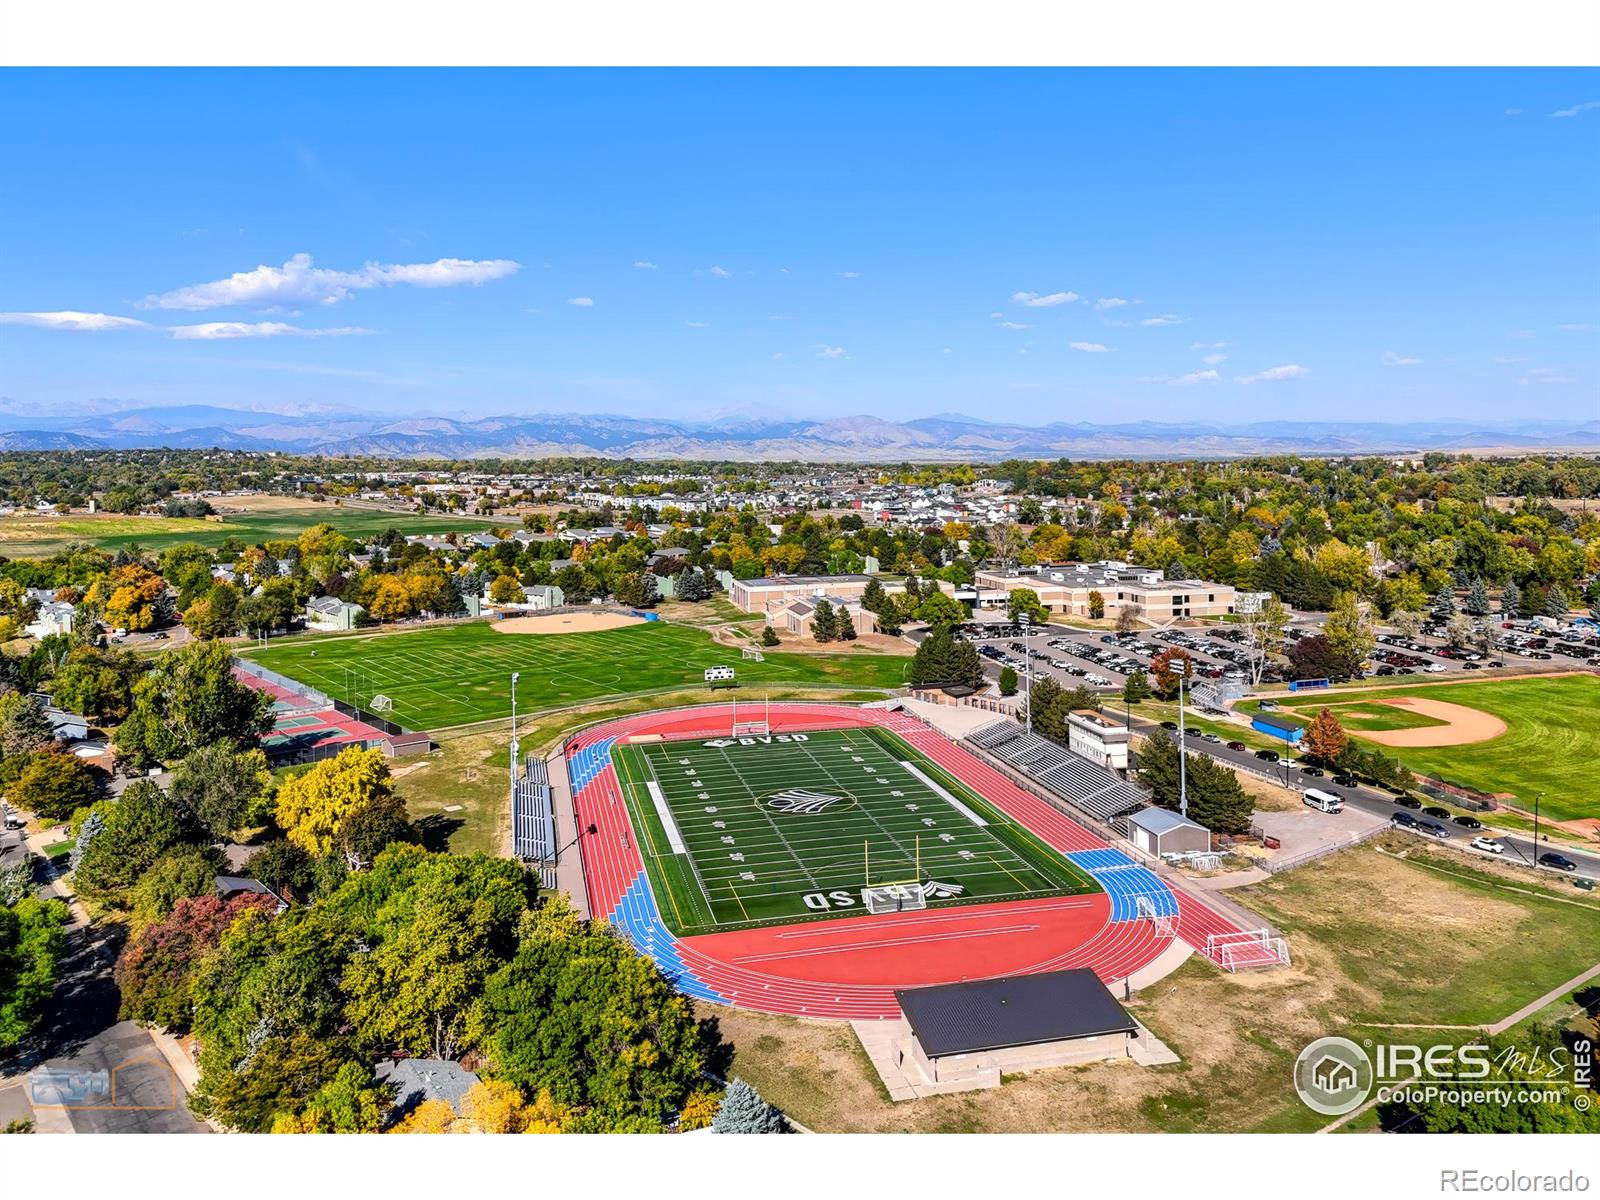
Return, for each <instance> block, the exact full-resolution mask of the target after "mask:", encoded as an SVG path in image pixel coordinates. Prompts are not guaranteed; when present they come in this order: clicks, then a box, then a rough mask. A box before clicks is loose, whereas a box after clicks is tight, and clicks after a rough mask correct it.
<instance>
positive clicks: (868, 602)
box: [861, 575, 889, 613]
mask: <svg viewBox="0 0 1600 1200" xmlns="http://www.w3.org/2000/svg"><path fill="white" fill-rule="evenodd" d="M887 603H889V593H887V592H885V591H884V590H883V584H882V583H880V582H879V581H878V577H877V576H876V575H874V576H873V577H872V578H871V579H869V580H867V586H866V589H865V590H864V591H863V592H862V593H861V607H862V608H864V609H866V610H867V611H868V612H869V613H881V612H882V611H883V606H884V605H885V604H887Z"/></svg>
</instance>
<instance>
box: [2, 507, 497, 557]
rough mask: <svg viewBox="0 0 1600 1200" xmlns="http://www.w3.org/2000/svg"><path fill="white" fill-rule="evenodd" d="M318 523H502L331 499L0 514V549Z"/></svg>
mask: <svg viewBox="0 0 1600 1200" xmlns="http://www.w3.org/2000/svg"><path fill="white" fill-rule="evenodd" d="M323 523H326V524H329V525H332V526H333V527H334V528H335V529H337V530H339V531H340V532H341V533H344V534H347V535H348V536H350V537H366V536H369V535H372V534H379V533H382V532H383V531H384V530H386V529H398V530H399V531H400V532H401V533H449V532H450V531H452V530H456V531H459V532H466V533H477V532H481V531H482V530H484V529H487V528H489V527H490V526H491V525H495V524H497V523H499V524H504V522H496V521H494V520H490V519H488V518H483V517H467V516H449V517H434V516H418V515H416V514H414V513H390V512H377V511H374V510H372V509H360V508H345V507H343V506H342V505H333V504H299V505H274V506H272V507H271V508H266V509H263V511H261V512H244V513H229V514H227V515H226V516H225V517H224V518H223V519H222V520H221V521H207V520H202V519H198V518H191V517H133V516H121V515H117V514H103V515H100V514H97V515H94V516H90V515H88V514H74V515H73V516H70V517H39V516H33V515H28V516H16V517H5V518H0V553H4V554H5V555H6V556H7V557H9V558H43V557H45V556H46V555H50V554H54V553H55V552H56V551H58V550H60V549H62V548H63V547H65V546H68V545H70V544H72V543H74V542H91V543H93V544H94V545H96V546H99V547H100V548H101V549H104V550H121V549H124V548H125V547H128V546H132V545H135V544H137V545H139V546H141V547H143V548H144V549H146V550H151V551H159V550H165V549H167V548H169V547H171V546H178V545H182V544H184V543H186V542H197V543H199V544H200V545H203V546H215V545H218V544H219V543H221V542H223V541H226V540H227V539H228V538H230V537H237V538H239V539H240V540H241V541H244V542H245V543H247V544H251V545H253V544H255V543H257V542H269V541H274V540H277V539H280V538H294V537H298V536H299V535H300V533H301V532H302V531H303V530H305V529H308V528H310V527H311V526H312V525H318V524H323Z"/></svg>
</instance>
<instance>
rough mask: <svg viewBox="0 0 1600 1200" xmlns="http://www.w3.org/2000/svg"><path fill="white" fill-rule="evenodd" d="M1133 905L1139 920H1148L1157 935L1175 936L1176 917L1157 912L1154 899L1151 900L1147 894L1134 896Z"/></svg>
mask: <svg viewBox="0 0 1600 1200" xmlns="http://www.w3.org/2000/svg"><path fill="white" fill-rule="evenodd" d="M1133 907H1134V909H1135V911H1137V912H1138V914H1139V919H1140V920H1141V921H1148V922H1150V926H1151V928H1153V929H1154V930H1155V933H1156V936H1157V937H1159V938H1170V937H1176V936H1177V934H1178V921H1177V918H1176V917H1174V916H1172V915H1171V914H1170V913H1161V912H1158V911H1157V910H1156V905H1155V901H1153V900H1151V899H1150V897H1149V896H1135V897H1134V898H1133Z"/></svg>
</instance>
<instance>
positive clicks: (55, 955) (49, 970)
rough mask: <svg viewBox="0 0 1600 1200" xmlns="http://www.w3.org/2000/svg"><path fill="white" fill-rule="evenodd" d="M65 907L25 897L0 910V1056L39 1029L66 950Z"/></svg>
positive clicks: (36, 898) (52, 901)
mask: <svg viewBox="0 0 1600 1200" xmlns="http://www.w3.org/2000/svg"><path fill="white" fill-rule="evenodd" d="M66 924H67V906H66V905H65V904H63V903H61V901H59V900H41V899H39V898H38V897H36V896H26V897H24V898H22V899H21V900H18V901H17V902H16V903H15V904H8V905H3V906H0V1053H5V1052H7V1051H9V1050H11V1049H13V1048H14V1047H15V1046H16V1045H17V1043H18V1042H20V1041H21V1040H22V1039H23V1038H24V1037H26V1036H27V1035H28V1034H29V1033H31V1032H32V1031H33V1030H34V1029H35V1028H36V1027H37V1026H38V1023H39V1017H40V1010H41V1008H42V1007H43V1005H44V1002H45V1001H46V1000H47V999H49V997H50V994H51V992H52V991H54V990H55V985H56V979H57V977H58V975H59V971H60V964H61V955H62V951H63V950H64V948H65V946H66Z"/></svg>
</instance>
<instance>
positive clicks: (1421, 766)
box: [1276, 674, 1600, 820]
mask: <svg viewBox="0 0 1600 1200" xmlns="http://www.w3.org/2000/svg"><path fill="white" fill-rule="evenodd" d="M1410 697H1414V698H1417V699H1424V700H1440V701H1445V702H1446V703H1450V704H1460V705H1465V706H1466V707H1468V708H1475V709H1479V710H1481V711H1483V712H1485V713H1489V714H1490V715H1492V716H1494V717H1498V718H1499V719H1500V720H1501V721H1504V722H1505V724H1506V727H1507V728H1506V732H1505V733H1503V734H1501V735H1500V736H1499V737H1496V738H1492V739H1490V740H1488V741H1482V742H1474V743H1471V744H1468V745H1458V746H1396V745H1385V746H1383V747H1382V749H1383V751H1384V753H1385V754H1389V755H1392V756H1394V757H1396V758H1398V759H1399V760H1400V761H1401V762H1403V763H1405V764H1406V766H1408V767H1410V768H1411V769H1412V770H1414V771H1421V772H1426V773H1427V774H1429V775H1433V776H1436V777H1438V778H1440V779H1444V780H1446V781H1448V782H1450V783H1456V784H1461V785H1464V786H1466V787H1470V788H1475V789H1477V790H1478V791H1483V792H1508V793H1511V794H1512V795H1514V796H1516V797H1517V800H1516V803H1517V804H1518V806H1519V807H1524V808H1532V807H1533V800H1534V797H1535V796H1536V795H1537V794H1538V793H1539V792H1541V791H1542V792H1544V799H1543V801H1542V803H1541V807H1542V809H1543V811H1544V812H1545V813H1547V814H1549V815H1550V816H1552V817H1554V818H1555V819H1557V820H1577V819H1583V818H1594V817H1600V795H1597V794H1596V791H1595V787H1594V780H1593V771H1592V764H1593V763H1594V762H1595V760H1596V758H1597V757H1600V677H1597V676H1594V675H1589V674H1574V675H1553V676H1548V677H1537V676H1535V677H1528V678H1523V679H1502V680H1483V681H1475V682H1473V683H1452V684H1441V685H1437V686H1430V687H1423V688H1407V687H1395V688H1390V689H1384V690H1382V691H1366V692H1362V693H1360V694H1359V696H1357V697H1349V696H1348V695H1347V694H1345V693H1340V692H1331V693H1327V694H1324V695H1320V696H1319V695H1315V694H1309V693H1308V694H1306V695H1303V696H1301V695H1292V696H1280V697H1276V699H1277V701H1278V704H1279V705H1280V706H1281V708H1280V711H1281V712H1282V713H1283V714H1284V715H1294V712H1293V710H1302V711H1303V714H1304V719H1305V720H1307V721H1309V720H1310V718H1311V716H1312V714H1314V713H1315V711H1316V710H1317V709H1319V708H1331V709H1332V710H1333V711H1334V713H1335V714H1337V715H1338V716H1339V718H1340V719H1341V720H1343V719H1344V716H1345V712H1346V711H1347V710H1350V711H1352V714H1353V718H1354V719H1353V720H1352V721H1351V722H1350V723H1349V724H1348V725H1347V728H1348V729H1349V730H1350V732H1351V733H1353V734H1357V735H1358V736H1359V734H1360V733H1362V732H1364V731H1367V730H1370V729H1372V728H1374V726H1373V725H1372V724H1370V723H1369V724H1366V725H1362V724H1361V723H1360V722H1361V720H1362V719H1363V718H1366V719H1367V720H1368V721H1369V722H1370V721H1371V720H1372V719H1373V714H1375V713H1384V712H1392V713H1394V714H1395V716H1393V717H1392V718H1388V719H1391V720H1395V721H1405V720H1407V719H1408V718H1412V717H1415V716H1416V714H1415V713H1410V712H1407V710H1405V709H1402V708H1393V709H1391V708H1389V706H1387V705H1379V704H1375V703H1374V701H1375V700H1377V699H1380V698H1410ZM1383 728H1388V729H1407V728H1415V726H1412V725H1406V724H1396V725H1386V726H1383Z"/></svg>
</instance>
